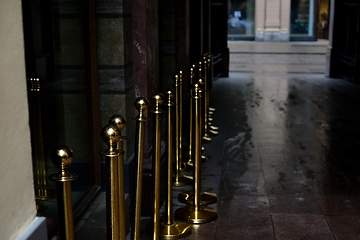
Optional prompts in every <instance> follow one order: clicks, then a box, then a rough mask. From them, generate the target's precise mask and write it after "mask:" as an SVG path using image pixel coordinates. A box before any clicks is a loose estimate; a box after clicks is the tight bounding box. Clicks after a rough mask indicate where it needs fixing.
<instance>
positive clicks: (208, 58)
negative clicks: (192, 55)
mask: <svg viewBox="0 0 360 240" xmlns="http://www.w3.org/2000/svg"><path fill="white" fill-rule="evenodd" d="M203 59H204V61H205V60H206V62H207V64H206V65H207V66H206V70H205V71H206V78H205V84H206V85H205V86H206V89H205V93H206V96H205V103H206V111H207V112H208V118H209V120H210V117H211V114H212V113H213V112H214V111H215V110H216V109H215V108H212V107H210V83H211V82H212V75H213V73H212V55H211V53H205V54H204V55H203ZM218 129H219V128H218V127H216V126H213V125H211V121H208V131H209V132H210V133H211V134H213V135H217V134H218V132H217V130H218Z"/></svg>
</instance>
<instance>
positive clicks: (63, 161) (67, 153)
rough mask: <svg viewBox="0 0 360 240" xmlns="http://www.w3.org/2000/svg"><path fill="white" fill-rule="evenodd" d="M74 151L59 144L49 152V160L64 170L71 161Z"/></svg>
mask: <svg viewBox="0 0 360 240" xmlns="http://www.w3.org/2000/svg"><path fill="white" fill-rule="evenodd" d="M73 157H74V153H73V151H72V150H71V148H69V147H68V146H65V145H59V146H57V147H56V148H55V149H54V150H52V151H51V153H50V158H51V162H52V163H53V164H54V165H55V166H56V167H57V168H58V169H59V170H65V169H67V168H68V167H69V166H70V164H71V163H72V160H73Z"/></svg>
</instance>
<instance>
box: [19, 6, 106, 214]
mask: <svg viewBox="0 0 360 240" xmlns="http://www.w3.org/2000/svg"><path fill="white" fill-rule="evenodd" d="M88 2H91V1H85V0H73V1H60V0H51V1H49V0H23V19H24V37H25V58H26V59H25V62H26V72H27V78H28V81H29V89H28V90H29V113H30V126H31V127H30V129H31V135H32V141H31V145H32V152H33V163H34V164H33V166H34V180H35V194H36V198H37V203H38V207H39V214H40V215H45V216H47V217H51V218H54V220H56V218H57V215H56V196H55V184H54V183H52V182H49V181H48V180H47V177H48V176H49V175H50V174H53V173H56V172H57V171H58V169H56V168H55V167H54V165H53V164H52V163H51V159H50V152H51V151H52V150H53V149H54V148H55V147H56V146H57V145H67V146H69V147H70V148H71V149H72V150H73V151H74V159H73V163H72V164H71V166H70V169H69V171H70V172H74V173H77V174H79V178H78V179H77V180H76V181H73V182H72V190H73V203H74V217H75V218H77V217H78V216H79V215H80V214H81V211H82V210H83V209H85V205H86V204H87V203H88V202H90V201H91V199H92V198H93V197H94V196H95V195H96V193H97V192H98V191H99V190H100V158H99V155H98V150H99V145H100V144H99V142H100V140H99V133H98V132H99V131H100V129H99V124H97V123H98V118H99V117H98V103H97V99H96V93H97V86H96V85H95V84H94V82H96V78H97V76H96V71H95V74H94V73H93V72H94V71H91V70H92V69H95V70H96V61H94V57H93V58H89V56H94V54H91V53H93V52H94V51H95V49H94V47H92V46H91V44H90V40H91V39H93V38H95V37H96V34H95V31H93V33H92V34H90V32H89V29H90V31H91V29H94V28H92V27H91V24H93V23H94V22H95V18H94V17H90V14H89V12H88ZM90 5H91V3H90ZM89 36H91V37H89ZM95 56H96V54H95ZM95 58H96V57H95ZM94 92H95V97H94V94H93V93H94ZM95 152H96V154H94V153H95Z"/></svg>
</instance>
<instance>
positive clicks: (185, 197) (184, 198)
mask: <svg viewBox="0 0 360 240" xmlns="http://www.w3.org/2000/svg"><path fill="white" fill-rule="evenodd" d="M194 86H195V85H194ZM197 86H198V87H199V88H200V89H201V93H204V91H203V89H204V80H203V79H202V78H200V79H199V81H198V82H197ZM194 94H195V93H194ZM202 100H203V97H199V99H198V100H197V101H198V102H199V106H198V109H197V111H194V113H193V115H194V116H195V118H196V117H198V118H199V123H200V125H199V132H200V136H203V131H204V127H203V124H204V121H203V117H204V115H203V114H204V112H203V111H202V110H203V108H204V101H202ZM195 102H196V101H195ZM194 120H195V121H194V122H195V124H194V128H197V127H198V126H197V125H196V119H194ZM195 130H196V129H195ZM195 137H196V136H195ZM203 141H206V137H202V138H200V152H201V150H202V148H201V146H202V142H203ZM195 144H196V141H195ZM196 150H197V149H196V146H195V150H194V151H196ZM200 159H201V161H202V162H205V161H207V160H208V159H209V157H208V156H203V155H200ZM198 168H201V167H198ZM194 171H195V170H194ZM198 184H199V186H200V188H201V179H199V180H198ZM178 200H179V201H180V202H182V203H185V204H193V202H194V191H183V192H181V193H179V196H178ZM216 201H217V196H216V194H215V193H212V192H203V193H201V194H200V197H199V204H200V205H208V204H211V203H214V202H216Z"/></svg>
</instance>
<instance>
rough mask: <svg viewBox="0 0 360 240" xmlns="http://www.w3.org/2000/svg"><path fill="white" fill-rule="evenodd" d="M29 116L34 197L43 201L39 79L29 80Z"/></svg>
mask: <svg viewBox="0 0 360 240" xmlns="http://www.w3.org/2000/svg"><path fill="white" fill-rule="evenodd" d="M28 84H29V90H30V91H29V114H30V124H31V129H32V131H31V138H32V140H31V143H32V148H33V151H32V157H33V170H34V185H35V186H34V187H35V197H36V199H38V200H45V199H47V198H48V197H49V191H48V190H49V189H48V184H47V168H46V162H45V158H44V147H43V146H44V143H43V134H42V116H41V106H40V105H41V92H40V90H41V87H40V79H39V78H29V79H28Z"/></svg>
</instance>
